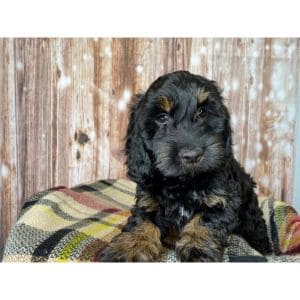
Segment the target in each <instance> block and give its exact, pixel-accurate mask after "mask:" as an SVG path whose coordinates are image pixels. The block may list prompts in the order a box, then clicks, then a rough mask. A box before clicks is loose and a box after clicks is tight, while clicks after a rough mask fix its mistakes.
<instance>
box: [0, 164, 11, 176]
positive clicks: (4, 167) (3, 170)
mask: <svg viewBox="0 0 300 300" xmlns="http://www.w3.org/2000/svg"><path fill="white" fill-rule="evenodd" d="M8 175H9V168H8V166H7V165H6V164H2V166H1V176H2V177H4V178H5V177H7V176H8Z"/></svg>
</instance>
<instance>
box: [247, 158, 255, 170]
mask: <svg viewBox="0 0 300 300" xmlns="http://www.w3.org/2000/svg"><path fill="white" fill-rule="evenodd" d="M254 167H255V160H253V159H247V160H246V162H245V168H246V170H247V171H248V172H251V171H252V169H253V168H254Z"/></svg>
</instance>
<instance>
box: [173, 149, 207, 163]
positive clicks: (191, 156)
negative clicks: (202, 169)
mask: <svg viewBox="0 0 300 300" xmlns="http://www.w3.org/2000/svg"><path fill="white" fill-rule="evenodd" d="M202 154H203V150H202V149H197V150H190V149H182V150H180V152H179V157H180V158H181V159H182V160H183V161H184V162H185V163H195V162H197V161H198V160H199V159H200V158H201V156H202Z"/></svg>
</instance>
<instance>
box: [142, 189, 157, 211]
mask: <svg viewBox="0 0 300 300" xmlns="http://www.w3.org/2000/svg"><path fill="white" fill-rule="evenodd" d="M137 206H138V207H140V208H142V209H143V210H144V211H146V212H151V211H155V210H157V209H158V203H157V201H155V200H154V199H152V198H151V197H150V195H148V194H146V193H144V194H142V196H141V198H139V200H138V202H137Z"/></svg>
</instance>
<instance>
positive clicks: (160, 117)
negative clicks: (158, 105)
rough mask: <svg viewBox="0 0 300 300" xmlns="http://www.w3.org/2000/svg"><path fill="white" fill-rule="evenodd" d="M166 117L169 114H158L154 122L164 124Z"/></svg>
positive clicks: (167, 117)
mask: <svg viewBox="0 0 300 300" xmlns="http://www.w3.org/2000/svg"><path fill="white" fill-rule="evenodd" d="M168 119H169V115H168V114H159V115H158V116H157V117H156V122H157V123H160V124H165V123H167V121H168Z"/></svg>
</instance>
